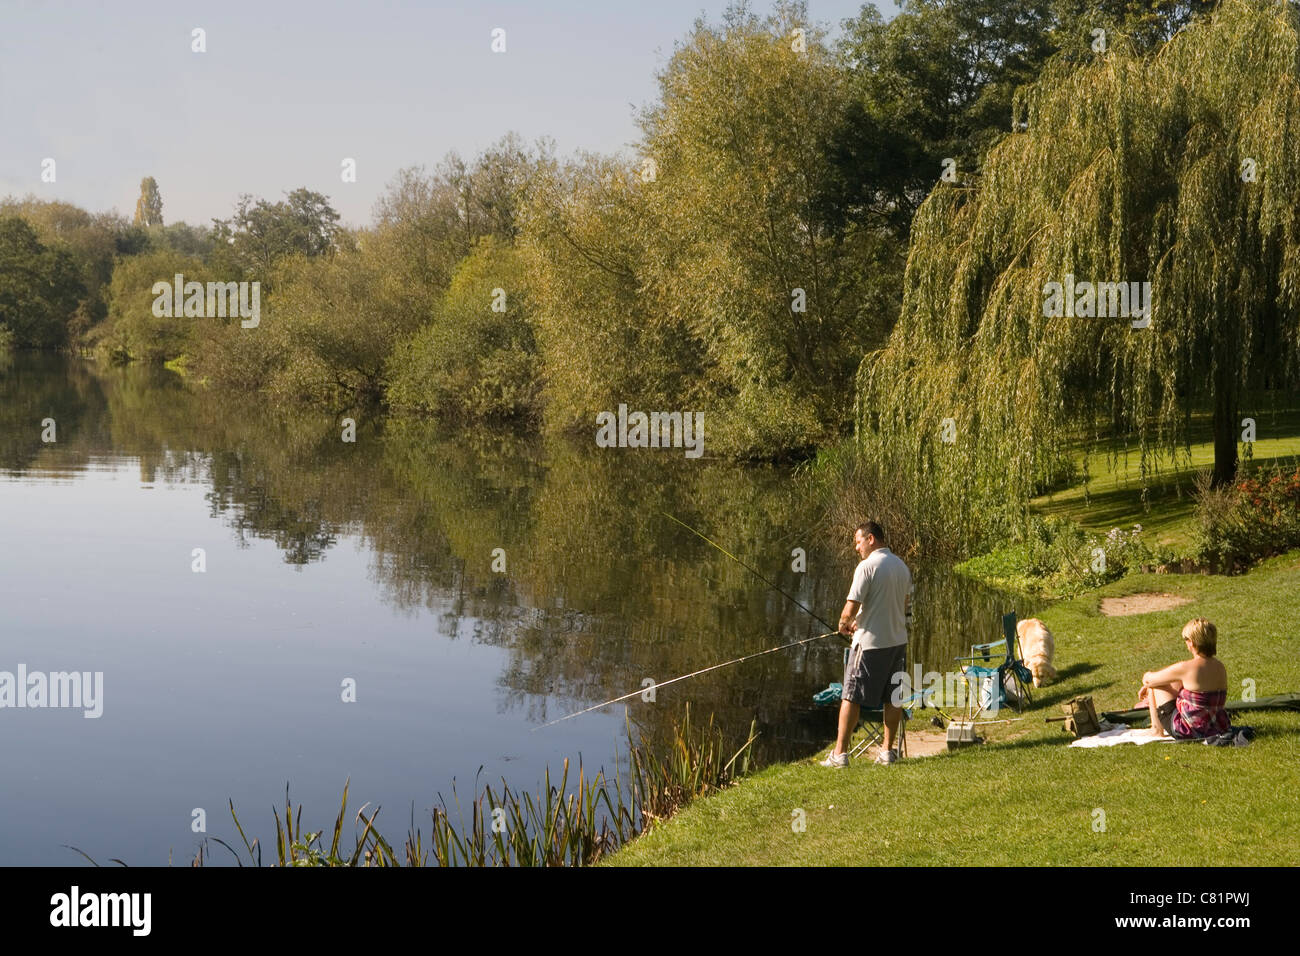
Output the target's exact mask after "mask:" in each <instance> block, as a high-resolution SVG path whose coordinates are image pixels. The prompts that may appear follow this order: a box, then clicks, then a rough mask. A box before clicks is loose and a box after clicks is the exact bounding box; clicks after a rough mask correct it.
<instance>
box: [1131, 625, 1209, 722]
mask: <svg viewBox="0 0 1300 956" xmlns="http://www.w3.org/2000/svg"><path fill="white" fill-rule="evenodd" d="M1217 638H1218V633H1217V631H1216V630H1215V627H1214V625H1213V624H1211V623H1210V622H1209V621H1207V620H1206V619H1205V618H1203V617H1198V618H1196V619H1195V620H1193V621H1188V622H1187V624H1186V626H1184V627H1183V642H1184V643H1185V644H1186V645H1187V650H1188V652H1190V653H1191V655H1192V658H1191V660H1187V661H1179V662H1178V663H1177V664H1170V665H1169V666H1168V667H1166V668H1164V669H1163V670H1158V671H1148V672H1147V673H1145V674H1143V675H1142V690H1141V691H1140V692H1139V693H1138V702H1137V705H1136V706H1138V707H1141V706H1142V705H1143V704H1146V705H1147V706H1148V707H1149V708H1150V710H1151V733H1152V735H1153V736H1156V737H1164V736H1166V735H1168V736H1170V737H1173V738H1174V739H1176V740H1193V739H1197V738H1201V737H1212V736H1214V735H1215V734H1222V733H1226V732H1227V731H1228V729H1229V720H1228V712H1227V711H1226V710H1225V709H1224V706H1225V705H1226V704H1227V702H1228V669H1227V668H1226V667H1224V666H1223V662H1222V661H1220V660H1219V659H1218V658H1217V657H1215V656H1214V655H1215V652H1216V651H1217V650H1218V648H1217Z"/></svg>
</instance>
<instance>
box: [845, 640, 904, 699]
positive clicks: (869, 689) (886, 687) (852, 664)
mask: <svg viewBox="0 0 1300 956" xmlns="http://www.w3.org/2000/svg"><path fill="white" fill-rule="evenodd" d="M900 673H901V674H906V673H907V645H906V644H899V645H898V646H897V647H868V648H864V647H862V646H858V647H854V648H853V649H852V650H851V651H849V662H848V664H847V665H846V666H845V668H844V692H843V699H844V700H847V701H852V702H853V703H855V704H860V705H861V706H863V707H870V708H872V709H879V708H881V707H883V706H884V705H885V704H886V703H887V702H888V701H889V695H890V691H891V690H892V689H893V687H894V677H895V675H897V674H900Z"/></svg>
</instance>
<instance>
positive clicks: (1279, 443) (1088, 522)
mask: <svg viewBox="0 0 1300 956" xmlns="http://www.w3.org/2000/svg"><path fill="white" fill-rule="evenodd" d="M1256 428H1257V434H1256V441H1255V445H1254V448H1253V449H1252V457H1253V462H1254V464H1255V465H1261V466H1262V465H1270V464H1272V463H1273V462H1274V461H1287V460H1290V459H1292V458H1293V457H1295V456H1297V455H1300V410H1297V409H1288V410H1283V411H1279V412H1277V413H1276V414H1271V413H1265V414H1260V415H1258V416H1257V423H1256ZM1189 437H1190V438H1191V439H1192V444H1191V449H1190V457H1188V456H1183V455H1180V456H1179V457H1178V459H1177V460H1176V461H1175V460H1171V459H1170V458H1169V457H1168V456H1164V457H1162V458H1160V459H1158V460H1157V461H1156V466H1157V469H1158V471H1157V474H1155V475H1154V476H1153V477H1152V478H1151V480H1150V481H1149V482H1148V486H1147V493H1146V501H1145V502H1144V501H1143V492H1142V481H1141V478H1142V475H1141V468H1140V465H1141V462H1140V458H1139V456H1138V454H1137V453H1136V452H1134V453H1133V454H1131V455H1129V456H1128V457H1127V459H1125V458H1123V457H1121V458H1120V459H1119V460H1118V462H1112V461H1111V460H1110V454H1109V453H1108V452H1105V451H1094V452H1092V453H1090V454H1088V455H1087V456H1086V457H1087V465H1088V472H1089V474H1090V476H1091V480H1090V481H1089V483H1088V486H1087V488H1086V489H1085V487H1084V485H1083V483H1082V482H1079V483H1077V484H1074V485H1071V486H1069V487H1067V488H1063V489H1060V490H1057V491H1053V492H1051V493H1049V494H1045V495H1042V496H1040V497H1038V498H1035V499H1033V501H1032V502H1031V505H1032V507H1033V508H1034V510H1035V511H1037V512H1038V513H1040V514H1043V515H1059V516H1061V517H1064V518H1068V519H1070V520H1071V521H1074V522H1075V523H1076V524H1078V525H1080V526H1081V527H1083V528H1084V529H1086V530H1088V531H1097V532H1102V533H1104V532H1106V531H1109V530H1110V529H1111V528H1114V527H1121V528H1125V529H1128V528H1131V527H1132V526H1133V525H1134V524H1140V525H1142V528H1143V531H1144V532H1145V533H1146V535H1147V536H1148V540H1149V541H1150V542H1151V543H1152V544H1164V545H1168V546H1170V547H1172V548H1174V549H1175V550H1179V551H1182V550H1184V549H1187V548H1189V547H1190V545H1191V544H1192V535H1193V530H1194V528H1195V515H1194V512H1195V507H1196V502H1195V501H1194V500H1193V497H1192V488H1193V476H1194V474H1195V472H1196V471H1197V470H1198V469H1201V468H1208V467H1211V466H1212V465H1213V464H1214V444H1213V441H1212V439H1211V435H1210V431H1209V425H1208V422H1207V421H1205V420H1203V419H1202V420H1197V421H1196V422H1194V423H1193V426H1192V428H1191V429H1190V433H1189ZM1238 450H1239V451H1240V450H1241V447H1240V446H1239V448H1238ZM1080 464H1082V460H1081V462H1080Z"/></svg>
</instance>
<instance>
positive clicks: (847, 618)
mask: <svg viewBox="0 0 1300 956" xmlns="http://www.w3.org/2000/svg"><path fill="white" fill-rule="evenodd" d="M860 607H862V605H861V604H859V603H858V602H857V601H845V602H844V610H842V611H840V633H841V634H847V635H848V636H849V637H852V636H853V620H854V618H856V617H857V616H858V608H860Z"/></svg>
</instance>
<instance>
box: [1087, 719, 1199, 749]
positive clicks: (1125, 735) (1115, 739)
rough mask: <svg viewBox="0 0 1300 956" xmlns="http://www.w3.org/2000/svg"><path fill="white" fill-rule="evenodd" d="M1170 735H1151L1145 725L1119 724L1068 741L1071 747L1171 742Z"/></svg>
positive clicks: (1172, 740)
mask: <svg viewBox="0 0 1300 956" xmlns="http://www.w3.org/2000/svg"><path fill="white" fill-rule="evenodd" d="M1173 742H1174V738H1172V737H1152V736H1151V732H1150V730H1149V729H1148V728H1146V727H1125V726H1124V725H1122V724H1121V725H1120V726H1118V727H1112V728H1111V729H1110V730H1103V731H1102V732H1101V733H1099V734H1093V735H1092V736H1091V737H1080V738H1079V739H1078V740H1074V741H1071V742H1070V746H1071V747H1114V746H1115V745H1116V744H1138V745H1139V746H1140V745H1142V744H1154V743H1166V744H1172V743H1173Z"/></svg>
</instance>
